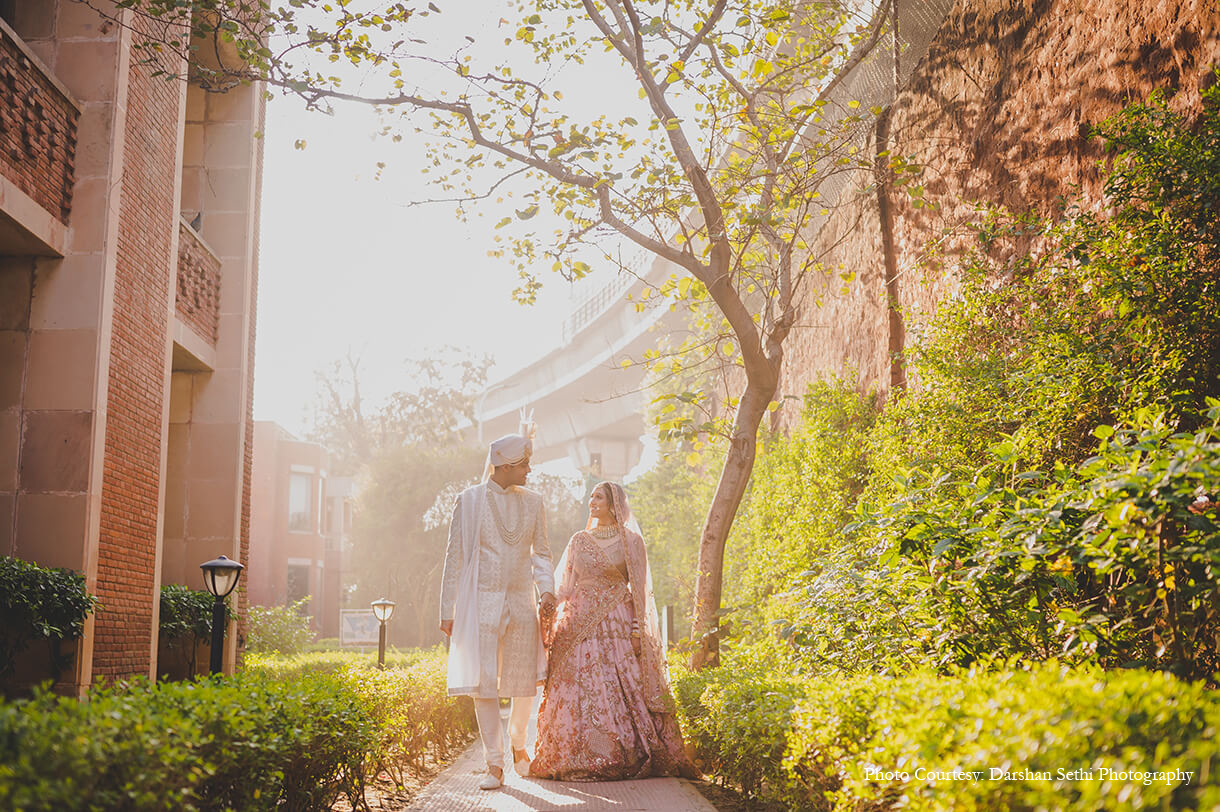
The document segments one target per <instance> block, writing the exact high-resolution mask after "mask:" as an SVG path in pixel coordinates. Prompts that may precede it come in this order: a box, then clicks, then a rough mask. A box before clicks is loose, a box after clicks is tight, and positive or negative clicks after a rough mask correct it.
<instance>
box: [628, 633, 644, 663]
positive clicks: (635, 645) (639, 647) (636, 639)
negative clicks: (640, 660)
mask: <svg viewBox="0 0 1220 812" xmlns="http://www.w3.org/2000/svg"><path fill="white" fill-rule="evenodd" d="M631 650H632V651H634V652H635V656H637V657H639V656H640V655H641V654H643V653H644V646H643V644H642V643H640V635H639V633H638V632H632V633H631Z"/></svg>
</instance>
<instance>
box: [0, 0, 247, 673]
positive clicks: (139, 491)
mask: <svg viewBox="0 0 1220 812" xmlns="http://www.w3.org/2000/svg"><path fill="white" fill-rule="evenodd" d="M113 14H114V16H115V19H116V20H117V21H118V23H116V22H115V21H114V20H107V19H103V18H102V17H101V16H99V15H98V14H97V13H96V12H95V11H93V10H92V9H91V8H90V7H89V6H87V5H85V4H83V3H80V2H75V1H74V0H42V2H37V3H22V2H16V3H14V2H0V554H4V555H14V556H17V557H19V558H23V559H26V560H30V561H34V562H37V563H40V564H43V565H47V566H60V567H70V568H73V569H76V570H79V571H82V572H84V573H85V577H86V580H87V583H88V586H89V589H90V590H91V591H92V592H93V593H94V594H96V595H97V596H98V597H99V598H100V600H101V608H100V609H99V610H98V611H97V612H96V613H95V614H94V615H93V616H92V617H91V618H90V620H89V622H88V624H87V627H86V631H85V635H84V637H83V639H82V640H81V641H80V643H79V645H78V649H77V652H76V653H77V656H76V657H75V662H74V665H73V667H72V669H71V670H70V672H69V673H68V674H66V675H64V676H63V679H64V684H62V685H61V686H60V687H61V688H62V689H64V690H76V691H81V690H83V688H84V687H85V686H87V685H88V684H89V683H90V682H91V681H92V680H93V679H95V678H97V677H123V676H128V675H139V674H147V675H154V674H155V673H156V666H157V634H156V629H157V626H158V595H159V589H160V587H161V585H162V584H168V583H181V584H186V585H187V586H190V587H193V588H202V585H203V584H202V578H201V575H200V570H199V564H200V563H202V562H204V561H207V560H209V559H211V558H214V557H215V556H217V555H219V554H222V553H223V554H225V555H227V556H229V557H230V558H233V559H237V560H239V561H243V562H244V561H245V560H246V549H247V543H248V542H247V540H248V528H249V523H248V518H249V497H250V467H251V453H252V431H253V421H252V419H251V387H252V371H253V368H252V358H253V344H254V297H255V284H256V272H257V237H256V235H257V231H258V228H257V226H258V201H259V191H260V190H259V185H260V176H261V164H262V158H261V141H259V140H258V139H257V138H256V134H257V133H258V132H259V131H261V129H262V121H263V108H264V101H263V96H262V93H261V90H260V88H258V87H253V86H251V87H237V88H234V89H232V90H230V91H228V92H225V93H206V92H204V91H202V90H200V89H199V88H197V87H195V86H193V85H189V84H188V83H187V82H185V81H181V80H172V79H171V80H167V79H166V78H164V77H156V76H154V75H153V71H152V69H151V68H150V67H149V66H147V65H144V64H141V54H140V53H139V51H138V50H137V49H135V47H134V46H135V44H136V43H137V42H138V41H139V38H140V37H141V34H142V32H143V31H144V30H145V28H146V24H145V23H144V22H143V21H142V20H141V19H139V18H137V17H135V16H134V15H133V14H132V12H130V11H125V10H114V11H113ZM242 600H243V597H242V596H241V595H240V594H239V596H238V601H239V603H240V602H241V601H242ZM235 637H236V635H230V636H229V643H228V647H227V651H226V664H227V667H228V668H230V669H231V668H232V667H233V664H234V662H235V657H236V650H235V646H234V642H233V639H234V638H235Z"/></svg>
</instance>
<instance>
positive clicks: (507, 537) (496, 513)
mask: <svg viewBox="0 0 1220 812" xmlns="http://www.w3.org/2000/svg"><path fill="white" fill-rule="evenodd" d="M487 505H488V507H490V508H491V519H492V521H493V522H495V523H496V530H498V531H499V532H500V538H501V539H503V541H504V543H505V544H508V545H515V544H516V543H517V542H519V541H521V538H522V537H523V536H524V535H525V509H524V508H522V509H521V510H520V511H519V512H518V516H517V526H516V527H514V528H513V529H511V530H510V529H508V527H507V526H505V524H504V519H503V518H502V517H501V516H500V508H499V507H497V506H496V497H495V495H494V494H493V493H492V492H491V491H488V492H487Z"/></svg>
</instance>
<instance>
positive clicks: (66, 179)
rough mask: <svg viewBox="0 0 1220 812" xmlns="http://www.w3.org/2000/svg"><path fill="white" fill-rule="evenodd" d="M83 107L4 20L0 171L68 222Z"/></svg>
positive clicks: (0, 58) (0, 46)
mask: <svg viewBox="0 0 1220 812" xmlns="http://www.w3.org/2000/svg"><path fill="white" fill-rule="evenodd" d="M79 119H80V108H79V107H78V106H77V104H76V102H75V101H74V100H73V99H72V98H71V97H70V96H69V95H68V94H67V92H66V91H65V90H64V89H63V87H62V86H61V85H60V84H59V83H58V82H57V81H56V80H55V78H54V77H53V76H52V75H51V74H50V72H49V71H47V70H46V68H44V67H43V65H42V63H41V62H39V61H38V58H37V57H36V56H34V54H33V52H31V51H30V49H29V48H28V47H27V46H26V44H25V43H24V42H22V41H21V38H20V37H18V36H17V35H16V34H15V33H14V32H13V30H12V29H11V28H9V27H8V25H6V24H5V23H4V21H3V20H0V174H2V175H3V176H4V177H5V178H6V179H7V180H8V181H9V182H10V183H12V184H13V185H14V186H16V187H17V188H18V189H20V190H21V191H22V192H24V193H25V194H27V195H29V196H30V198H31V199H33V200H34V201H35V202H36V203H37V204H38V205H39V206H41V207H42V208H44V209H46V210H47V211H48V212H49V213H50V214H51V215H52V216H53V217H55V219H57V220H58V221H59V222H61V223H64V224H67V222H68V215H69V214H70V213H71V210H72V187H73V184H74V183H75V180H76V127H77V122H78V121H79Z"/></svg>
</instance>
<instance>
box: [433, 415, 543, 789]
mask: <svg viewBox="0 0 1220 812" xmlns="http://www.w3.org/2000/svg"><path fill="white" fill-rule="evenodd" d="M532 434H533V433H532V431H527V432H526V433H524V434H509V435H507V436H505V437H501V438H500V439H498V440H496V441H495V442H493V443H492V444H491V446H490V448H489V450H488V455H487V466H486V468H487V472H486V473H485V474H484V481H483V482H482V483H481V484H479V485H474V486H472V487H470V488H467V489H466V490H464V491H462V493H461V495H460V496H459V497H458V500H457V504H456V505H455V506H454V508H453V517H452V519H450V522H449V545H448V547H447V548H446V550H445V574H444V575H443V576H442V579H441V631H443V632H444V633H445V634H447V635H449V637H450V642H449V677H448V685H449V694H450V696H461V695H464V696H471V697H474V711H475V718H476V719H477V720H478V723H479V735H480V737H481V738H482V740H483V754H484V757H485V758H486V759H487V776H486V777H485V778H484V779H483V780H482V782H481V783H480V784H479V788H480V789H496V788H498V787H499V786H500V785H501V784H502V783H503V781H504V740H503V733H502V731H501V727H500V697H501V696H506V697H512V698H513V704H512V711H511V713H510V714H509V720H508V737H509V741H510V742H511V743H512V748H513V764H514V766H515V767H516V769H517V772H518V773H519V774H521V775H528V774H529V756H528V755H527V753H526V751H525V730H526V725H527V723H528V722H529V717H530V711H531V709H532V707H533V700H534V695H535V693H536V692H537V686H538V684H539V683H540V682H541V681H542V680H543V679H545V677H546V654H545V652H544V651H543V647H542V641H541V639H540V635H539V629H538V612H537V611H535V605H534V594H535V588H536V589H537V594H538V595H539V596H540V600H539V606H540V611H541V612H542V614H543V616H544V617H546V616H549V615H550V614H551V613H553V612H554V609H555V596H554V591H555V582H554V576H553V575H552V572H551V569H552V564H551V550H550V547H549V546H548V544H547V537H546V511H545V509H544V507H543V504H542V497H541V496H540V495H539V494H537V493H535V492H534V491H531V490H527V489H525V488H524V487H522V486H523V485H524V484H525V478H526V477H527V476H528V475H529V472H530V454H531V452H532V451H533V439H532Z"/></svg>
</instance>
